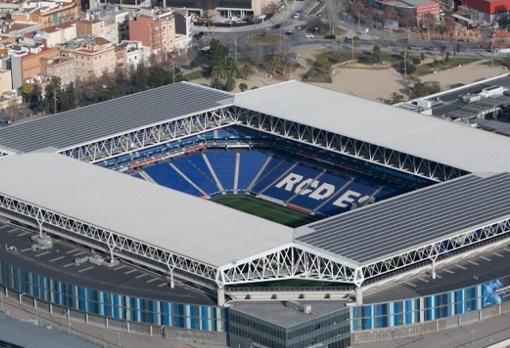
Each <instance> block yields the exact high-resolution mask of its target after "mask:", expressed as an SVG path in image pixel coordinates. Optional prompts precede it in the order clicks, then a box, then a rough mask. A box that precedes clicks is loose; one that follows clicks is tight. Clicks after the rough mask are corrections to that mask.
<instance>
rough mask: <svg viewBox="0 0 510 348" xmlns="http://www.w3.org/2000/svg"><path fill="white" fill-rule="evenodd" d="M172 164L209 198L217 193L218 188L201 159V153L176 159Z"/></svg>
mask: <svg viewBox="0 0 510 348" xmlns="http://www.w3.org/2000/svg"><path fill="white" fill-rule="evenodd" d="M172 163H173V164H174V165H175V166H176V167H177V168H179V170H180V171H181V172H183V174H184V175H186V177H187V178H188V179H190V180H191V181H192V182H193V183H194V184H195V185H197V186H198V187H200V188H201V189H202V190H203V191H204V192H205V193H207V194H208V195H210V196H213V195H215V194H218V193H219V191H220V190H219V188H218V186H217V185H216V182H215V181H214V179H213V177H212V175H211V172H210V171H209V168H208V167H207V164H206V163H205V161H204V159H203V158H202V153H198V152H197V153H194V154H192V155H188V156H184V157H179V158H176V159H174V160H173V161H172Z"/></svg>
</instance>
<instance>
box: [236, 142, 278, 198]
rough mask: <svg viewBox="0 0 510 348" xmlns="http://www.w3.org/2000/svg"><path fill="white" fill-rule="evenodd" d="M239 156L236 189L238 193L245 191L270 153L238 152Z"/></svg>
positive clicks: (256, 151)
mask: <svg viewBox="0 0 510 348" xmlns="http://www.w3.org/2000/svg"><path fill="white" fill-rule="evenodd" d="M240 154H241V157H240V158H239V179H238V183H237V189H238V190H239V191H246V189H248V186H249V185H250V184H251V182H252V181H253V179H255V176H256V175H257V173H258V172H259V171H260V169H261V168H262V166H263V165H264V163H265V162H266V160H267V158H268V157H269V155H270V153H268V152H265V151H261V150H249V151H240Z"/></svg>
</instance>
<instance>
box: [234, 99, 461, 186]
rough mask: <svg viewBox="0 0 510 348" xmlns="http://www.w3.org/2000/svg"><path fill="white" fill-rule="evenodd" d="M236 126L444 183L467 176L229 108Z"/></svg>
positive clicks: (345, 139) (431, 164)
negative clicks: (242, 126)
mask: <svg viewBox="0 0 510 348" xmlns="http://www.w3.org/2000/svg"><path fill="white" fill-rule="evenodd" d="M231 110H232V113H233V114H234V115H235V118H236V120H237V121H238V123H239V124H242V125H245V126H247V127H250V128H254V129H256V130H259V131H263V132H266V133H270V134H274V135H277V136H280V137H284V138H287V139H291V140H295V141H299V142H302V143H306V144H309V145H313V146H317V147H320V148H323V149H326V150H329V151H333V152H337V153H341V154H343V155H347V156H350V157H354V158H358V159H362V160H364V161H368V162H372V163H375V164H378V165H382V166H386V167H390V168H392V169H397V170H400V171H403V172H407V173H410V174H413V175H417V176H421V177H424V178H427V179H432V180H435V181H446V180H450V179H453V178H456V177H459V176H462V175H465V174H467V172H466V171H464V170H460V169H457V168H454V167H451V166H448V165H444V164H441V163H437V162H432V161H429V160H425V159H422V158H419V157H416V156H412V155H408V154H405V153H402V152H398V151H395V150H391V149H387V148H384V147H381V146H377V145H373V144H370V143H367V142H364V141H360V140H356V139H353V138H349V137H345V136H342V135H340V134H336V133H333V132H329V131H325V130H321V129H318V128H314V127H310V126H305V125H303V124H300V123H297V122H293V121H287V120H284V119H281V118H278V117H274V116H270V115H266V114H262V113H258V112H254V111H250V110H245V109H242V108H238V107H231Z"/></svg>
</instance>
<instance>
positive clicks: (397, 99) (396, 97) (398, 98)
mask: <svg viewBox="0 0 510 348" xmlns="http://www.w3.org/2000/svg"><path fill="white" fill-rule="evenodd" d="M403 101H404V96H403V95H402V94H400V93H397V92H393V93H391V96H390V100H389V102H390V104H392V105H393V104H398V103H402V102H403Z"/></svg>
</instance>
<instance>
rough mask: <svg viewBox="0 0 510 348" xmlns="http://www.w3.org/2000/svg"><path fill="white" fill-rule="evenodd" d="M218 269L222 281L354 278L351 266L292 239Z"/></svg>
mask: <svg viewBox="0 0 510 348" xmlns="http://www.w3.org/2000/svg"><path fill="white" fill-rule="evenodd" d="M220 272H221V273H220V276H221V279H220V282H221V283H222V284H224V285H232V284H243V283H254V282H263V281H274V280H284V279H308V280H322V281H329V282H342V283H353V282H355V280H356V279H355V277H356V270H355V268H354V267H353V266H351V265H349V264H348V263H345V262H341V261H340V260H336V259H335V258H333V257H330V256H327V255H321V254H320V253H319V252H318V251H314V250H310V249H309V248H306V247H304V246H301V245H297V244H295V243H290V244H288V245H285V246H282V247H280V248H277V249H275V250H272V251H268V252H266V253H263V254H260V255H256V256H254V257H251V258H248V259H244V260H242V261H239V262H237V263H235V264H232V265H227V266H224V267H221V268H220Z"/></svg>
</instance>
